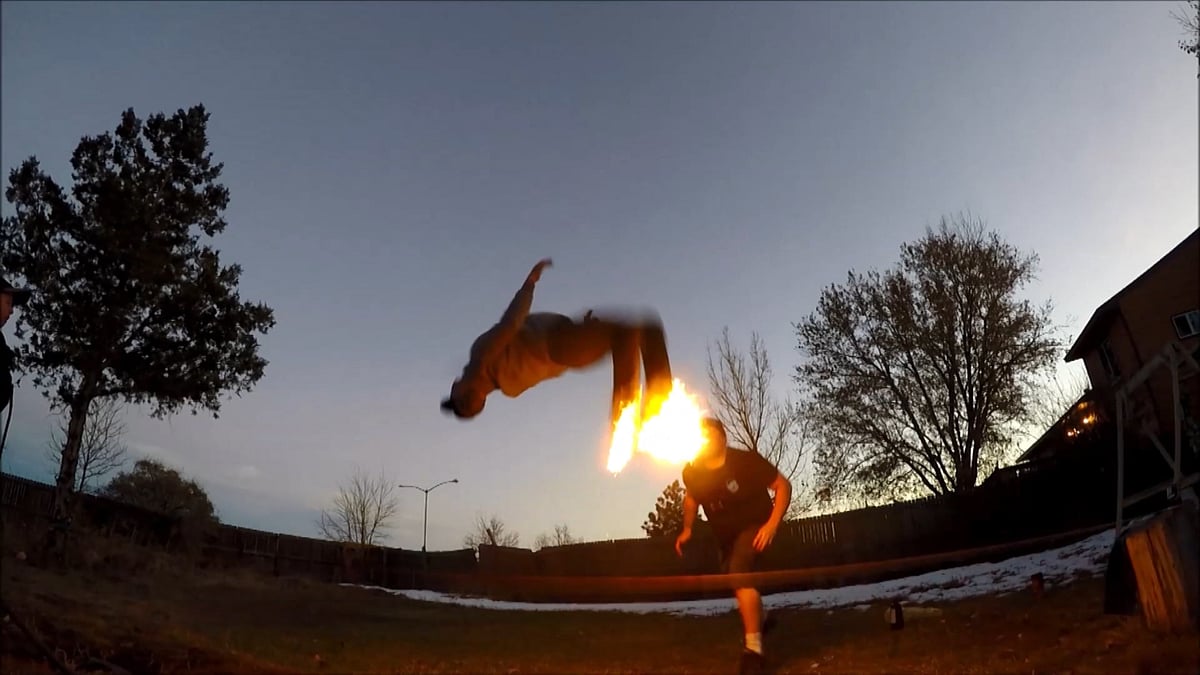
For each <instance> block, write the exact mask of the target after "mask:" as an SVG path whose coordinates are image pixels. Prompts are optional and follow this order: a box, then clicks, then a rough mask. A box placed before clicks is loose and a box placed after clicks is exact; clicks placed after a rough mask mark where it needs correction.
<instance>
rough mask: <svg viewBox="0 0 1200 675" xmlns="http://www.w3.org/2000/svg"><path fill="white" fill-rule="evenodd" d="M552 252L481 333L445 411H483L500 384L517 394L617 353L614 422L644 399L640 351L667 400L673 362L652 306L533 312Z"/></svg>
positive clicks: (653, 385)
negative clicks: (579, 313)
mask: <svg viewBox="0 0 1200 675" xmlns="http://www.w3.org/2000/svg"><path fill="white" fill-rule="evenodd" d="M550 265H551V261H550V259H549V258H547V259H544V260H541V261H539V262H538V263H537V264H536V265H534V266H533V269H532V270H530V272H529V276H528V277H526V278H525V283H524V284H523V285H522V286H521V289H520V290H518V291H517V294H516V296H515V297H513V299H512V302H511V303H509V305H508V309H507V310H505V312H504V316H502V317H501V318H500V321H499V322H498V323H496V325H494V326H492V327H491V328H490V329H488V330H487V332H485V333H484V334H482V335H480V336H479V337H478V338H476V339H475V342H474V343H473V344H472V345H471V352H470V359H469V361H468V362H467V365H466V366H464V367H463V370H462V374H461V375H460V376H459V377H458V379H456V380H455V381H454V384H453V385H452V386H451V387H450V396H449V397H447V398H445V399H443V400H442V410H444V411H447V412H451V413H453V414H454V415H455V416H457V417H458V418H460V419H470V418H473V417H475V416H476V415H478V414H479V413H480V412H482V411H483V406H484V403H485V402H486V400H487V397H488V395H489V394H491V393H492V392H494V391H497V390H499V391H500V392H502V393H503V394H504V395H505V396H508V397H511V398H516V397H517V396H520V395H521V394H522V393H524V392H525V391H526V390H528V389H529V388H531V387H533V386H535V385H538V384H540V383H542V382H544V381H546V380H550V379H553V378H556V377H558V376H560V375H562V374H563V373H565V372H566V371H568V370H582V369H585V368H588V367H591V366H593V365H595V364H596V363H598V362H599V361H600V360H601V359H602V358H604V357H605V356H606V355H608V354H612V364H613V392H612V411H611V415H612V422H613V423H614V424H615V423H616V421H617V418H618V416H619V415H620V414H621V410H622V409H624V407H625V406H626V405H627V404H628V403H631V402H633V401H634V400H637V399H638V398H639V392H640V389H641V387H640V385H641V377H640V375H641V373H640V371H639V357H640V360H641V362H642V364H644V366H645V369H646V393H647V399H648V400H650V401H652V402H653V401H660V400H661V399H662V398H663V397H665V396H666V395H667V394H668V393H669V392H670V390H671V383H672V379H671V364H670V361H669V360H668V358H667V344H666V336H665V334H664V332H663V327H662V322H661V320H659V318H658V316H657V315H655V314H653V313H652V312H644V313H641V314H636V313H632V312H629V313H626V312H613V313H605V315H604V316H598V315H597V314H596V313H595V312H594V311H592V310H588V311H587V312H586V313H584V315H583V316H581V317H576V318H573V317H569V316H566V315H564V314H558V313H555V312H532V313H531V312H530V311H529V310H530V306H531V305H532V304H533V287H534V286H535V285H537V282H538V281H539V280H540V279H541V278H542V270H544V269H545V268H547V267H550Z"/></svg>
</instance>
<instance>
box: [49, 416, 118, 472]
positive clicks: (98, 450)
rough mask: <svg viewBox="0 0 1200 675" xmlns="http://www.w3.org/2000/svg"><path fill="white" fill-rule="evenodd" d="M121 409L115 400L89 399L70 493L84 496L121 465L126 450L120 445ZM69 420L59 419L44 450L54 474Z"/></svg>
mask: <svg viewBox="0 0 1200 675" xmlns="http://www.w3.org/2000/svg"><path fill="white" fill-rule="evenodd" d="M121 413H122V405H121V402H120V400H118V399H116V398H111V397H106V398H97V399H92V403H91V410H90V411H89V412H88V415H87V422H86V424H85V425H84V427H83V438H82V439H81V440H80V443H79V461H78V463H77V464H76V465H75V476H74V483H73V484H72V488H71V489H72V490H73V491H74V492H87V491H89V490H91V489H92V488H94V487H95V485H96V482H97V481H99V479H101V478H103V477H104V476H107V475H108V474H110V473H112V472H113V471H115V470H116V469H119V468H121V466H122V465H124V464H125V457H126V454H127V448H126V447H125V444H124V443H122V442H121V437H122V436H124V435H125V423H124V422H122V421H121ZM69 425H70V420H69V419H67V418H66V417H63V418H62V419H61V420H60V422H59V424H58V428H57V430H56V431H54V432H51V434H50V442H49V443H48V444H47V447H46V459H48V460H49V461H50V462H51V465H52V467H53V468H54V469H55V470H58V469H60V468H61V467H62V466H64V465H65V463H64V462H63V461H62V457H63V448H65V447H66V441H67V432H68V426H69Z"/></svg>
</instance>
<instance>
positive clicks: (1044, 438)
mask: <svg viewBox="0 0 1200 675" xmlns="http://www.w3.org/2000/svg"><path fill="white" fill-rule="evenodd" d="M1095 396H1096V392H1095V391H1093V390H1092V389H1090V388H1089V389H1088V390H1087V391H1085V392H1083V394H1082V395H1080V397H1079V398H1077V399H1075V402H1074V403H1072V404H1071V405H1070V406H1068V407H1067V409H1066V410H1065V411H1063V414H1061V415H1059V416H1058V419H1057V420H1054V424H1051V425H1050V428H1049V429H1046V431H1045V432H1044V433H1043V434H1042V435H1041V436H1038V439H1037V440H1036V441H1034V442H1033V443H1031V444H1030V445H1029V447H1028V448H1026V449H1025V452H1022V453H1021V456H1020V457H1017V459H1016V463H1018V464H1019V463H1021V462H1024V461H1026V460H1028V459H1031V458H1032V457H1033V456H1034V455H1036V454H1039V451H1040V450H1041V449H1042V448H1043V447H1044V446H1045V445H1046V444H1047V443H1049V442H1050V441H1051V440H1056V439H1059V438H1060V437H1059V434H1058V432H1059V431H1060V430H1061V429H1062V424H1063V422H1064V421H1065V420H1066V419H1067V418H1068V417H1069V416H1070V415H1071V413H1072V412H1074V410H1075V407H1076V406H1078V405H1079V404H1080V403H1082V402H1084V401H1091V400H1093V399H1094V398H1095Z"/></svg>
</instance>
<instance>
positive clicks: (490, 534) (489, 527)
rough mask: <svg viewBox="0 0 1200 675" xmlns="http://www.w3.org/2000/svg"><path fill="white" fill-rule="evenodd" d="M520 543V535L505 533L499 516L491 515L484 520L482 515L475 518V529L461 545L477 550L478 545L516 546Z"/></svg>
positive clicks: (464, 538)
mask: <svg viewBox="0 0 1200 675" xmlns="http://www.w3.org/2000/svg"><path fill="white" fill-rule="evenodd" d="M519 541H520V535H518V534H517V533H516V532H506V531H505V528H504V521H502V520H500V517H499V516H496V515H493V516H491V517H489V518H484V517H483V515H476V516H475V529H474V530H473V531H472V532H471V533H470V534H468V535H467V536H466V537H463V545H464V546H467V547H468V548H475V549H477V548H479V546H480V544H487V545H490V546H516V545H517V544H518V542H519Z"/></svg>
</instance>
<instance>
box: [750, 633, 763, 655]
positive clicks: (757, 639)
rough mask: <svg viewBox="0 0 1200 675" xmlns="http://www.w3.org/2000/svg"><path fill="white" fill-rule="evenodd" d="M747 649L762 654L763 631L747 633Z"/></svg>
mask: <svg viewBox="0 0 1200 675" xmlns="http://www.w3.org/2000/svg"><path fill="white" fill-rule="evenodd" d="M746 649H749V650H750V651H752V652H754V653H756V654H761V653H763V652H762V633H746Z"/></svg>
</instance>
